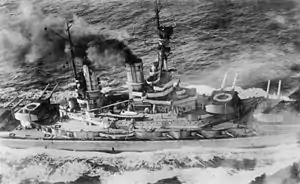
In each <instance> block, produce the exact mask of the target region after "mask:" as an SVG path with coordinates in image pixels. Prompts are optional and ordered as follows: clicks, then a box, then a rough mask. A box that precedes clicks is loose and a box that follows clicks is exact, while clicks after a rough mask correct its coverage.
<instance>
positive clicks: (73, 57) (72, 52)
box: [66, 23, 78, 80]
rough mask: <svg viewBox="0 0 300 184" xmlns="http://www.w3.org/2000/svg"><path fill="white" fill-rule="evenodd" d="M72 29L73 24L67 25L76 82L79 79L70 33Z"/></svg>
mask: <svg viewBox="0 0 300 184" xmlns="http://www.w3.org/2000/svg"><path fill="white" fill-rule="evenodd" d="M71 27H72V25H71V24H69V23H67V30H66V31H67V32H68V41H69V44H70V52H71V61H72V66H73V72H74V77H75V80H78V79H77V72H76V65H75V54H74V50H73V42H72V37H71V33H70V28H71Z"/></svg>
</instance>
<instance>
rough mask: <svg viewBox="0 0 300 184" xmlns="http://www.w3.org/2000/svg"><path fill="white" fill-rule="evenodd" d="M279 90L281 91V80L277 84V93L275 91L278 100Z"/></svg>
mask: <svg viewBox="0 0 300 184" xmlns="http://www.w3.org/2000/svg"><path fill="white" fill-rule="evenodd" d="M280 90H281V80H279V82H278V91H277V97H278V98H279V96H280Z"/></svg>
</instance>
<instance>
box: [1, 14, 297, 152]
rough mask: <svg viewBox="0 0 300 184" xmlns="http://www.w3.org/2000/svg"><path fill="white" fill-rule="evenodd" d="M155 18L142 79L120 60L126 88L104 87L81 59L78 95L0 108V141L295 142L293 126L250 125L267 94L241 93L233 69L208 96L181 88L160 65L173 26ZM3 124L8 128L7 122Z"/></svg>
mask: <svg viewBox="0 0 300 184" xmlns="http://www.w3.org/2000/svg"><path fill="white" fill-rule="evenodd" d="M156 20H157V32H158V36H159V43H158V51H159V54H158V59H157V61H155V62H154V63H153V65H152V66H151V71H150V75H149V76H148V77H146V79H144V67H143V62H142V60H141V59H134V60H130V61H125V63H126V64H125V67H126V72H127V88H125V90H124V87H121V88H120V89H110V90H104V89H102V87H101V84H100V83H99V80H98V79H97V77H96V74H95V72H94V71H93V70H92V68H91V67H90V65H88V64H86V63H91V62H84V63H85V64H83V65H82V69H81V71H80V72H79V73H76V70H75V69H74V73H75V76H76V78H75V80H76V84H77V85H76V89H77V92H78V96H77V98H70V99H69V100H68V103H67V104H60V105H58V104H51V103H50V98H51V96H52V94H53V92H54V90H52V91H51V92H50V95H49V96H48V97H47V98H46V99H44V100H41V97H40V98H38V99H36V100H31V101H30V102H28V103H25V104H23V105H20V104H18V103H17V104H14V105H11V106H12V107H11V108H10V110H3V111H2V113H1V112H0V113H1V114H2V115H1V114H0V118H1V120H2V122H1V125H2V124H5V125H3V126H2V127H1V128H2V129H3V130H6V132H3V131H2V132H1V133H0V144H3V145H6V146H11V147H15V148H28V147H45V148H53V149H68V150H89V151H113V152H121V151H153V150H161V149H171V148H181V147H184V146H212V147H215V146H217V147H220V146H226V147H239V148H245V147H247V148H248V147H261V146H270V145H278V144H285V143H294V142H298V137H297V136H298V132H300V126H297V125H295V126H290V127H286V128H285V130H284V131H281V130H279V129H280V128H278V129H276V128H273V129H272V130H271V131H270V129H268V128H267V127H268V126H267V125H266V126H263V127H264V129H262V130H260V131H257V126H262V125H260V124H259V125H257V123H256V121H255V118H254V116H253V113H254V110H255V109H256V108H257V106H258V105H259V104H260V103H261V102H262V101H265V100H266V99H268V98H265V97H255V96H254V97H251V96H248V97H246V98H245V97H244V98H241V97H240V94H239V92H238V91H236V90H235V83H236V80H237V75H236V76H235V78H234V81H233V85H232V86H231V87H229V88H228V87H225V85H224V84H225V81H226V78H227V73H226V74H225V76H224V79H223V82H222V84H221V88H220V89H217V90H215V91H213V92H212V94H211V95H202V94H198V92H197V90H196V89H195V88H189V87H186V86H183V85H182V84H181V81H180V79H178V78H177V79H176V78H174V77H173V76H172V74H173V72H174V71H175V70H174V69H170V68H168V66H167V63H168V62H167V60H168V55H169V54H170V47H169V43H170V39H171V36H172V34H173V27H172V26H161V25H160V22H159V11H158V8H157V11H156ZM68 30H69V29H68ZM69 38H71V35H69ZM71 49H72V47H71ZM56 87H57V86H56ZM56 87H54V89H55V88H56ZM47 88H48V86H47V87H46V89H47ZM46 89H45V90H44V91H43V94H44V93H45V91H46ZM267 91H268V90H267ZM43 94H42V95H43ZM4 109H5V108H4ZM6 109H7V108H6ZM0 110H1V109H0ZM8 122H11V124H13V125H14V126H13V128H11V127H12V126H10V128H9V129H8V128H7V127H8V125H7V124H9V123H8ZM16 122H17V123H16ZM18 122H19V123H18ZM17 125H18V126H17ZM272 126H274V125H272ZM278 126H279V125H278ZM41 140H43V141H41Z"/></svg>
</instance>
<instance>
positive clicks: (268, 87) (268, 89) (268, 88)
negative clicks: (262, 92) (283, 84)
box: [266, 80, 271, 98]
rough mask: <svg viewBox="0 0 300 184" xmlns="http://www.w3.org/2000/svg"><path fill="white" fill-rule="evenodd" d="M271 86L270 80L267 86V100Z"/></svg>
mask: <svg viewBox="0 0 300 184" xmlns="http://www.w3.org/2000/svg"><path fill="white" fill-rule="evenodd" d="M270 84H271V81H270V80H268V85H267V95H266V98H269V92H270Z"/></svg>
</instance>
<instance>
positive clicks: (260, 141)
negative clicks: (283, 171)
mask: <svg viewBox="0 0 300 184" xmlns="http://www.w3.org/2000/svg"><path fill="white" fill-rule="evenodd" d="M299 140H300V133H289V134H281V135H266V136H256V137H246V138H226V139H207V140H164V141H142V140H134V141H128V140H123V141H116V140H94V141H92V140H83V141H82V140H50V139H48V140H40V139H21V138H13V139H12V138H6V137H2V138H0V145H2V146H6V147H11V148H17V149H26V148H43V149H58V150H72V151H97V152H109V153H120V152H147V151H159V150H171V149H181V148H197V147H199V149H201V147H210V148H221V147H226V148H262V147H270V146H278V145H282V144H295V143H297V144H298V143H300V141H299Z"/></svg>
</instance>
